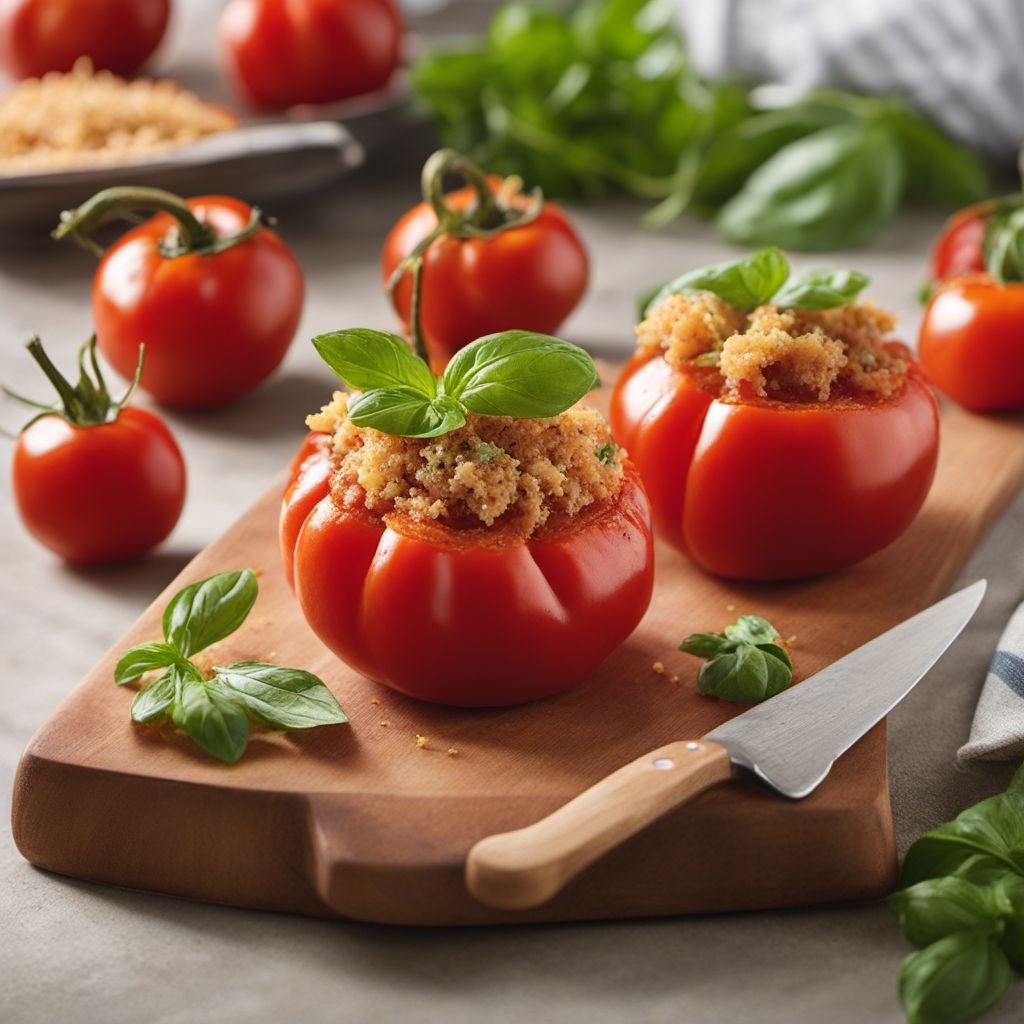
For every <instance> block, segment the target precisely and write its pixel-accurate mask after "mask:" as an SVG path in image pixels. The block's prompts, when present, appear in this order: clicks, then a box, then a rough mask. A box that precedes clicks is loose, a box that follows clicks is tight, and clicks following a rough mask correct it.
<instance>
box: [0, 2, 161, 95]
mask: <svg viewBox="0 0 1024 1024" xmlns="http://www.w3.org/2000/svg"><path fill="white" fill-rule="evenodd" d="M170 11H171V3H170V0H5V2H3V3H0V67H3V68H4V69H5V70H6V71H8V72H9V73H10V74H11V76H12V77H14V78H38V77H39V76H41V75H45V74H46V73H47V72H48V71H70V70H71V67H72V65H73V64H74V63H75V61H76V60H78V58H79V57H88V58H89V59H90V60H91V61H92V63H93V65H94V66H95V67H96V68H103V69H106V70H108V71H113V72H114V73H115V74H118V75H130V74H132V73H133V72H135V71H137V70H138V69H139V68H140V67H141V66H142V64H143V63H144V62H145V60H146V58H147V57H149V55H150V54H151V53H152V52H153V51H154V50H155V49H156V47H157V45H158V44H159V42H160V40H161V39H162V38H163V36H164V32H165V31H166V29H167V20H168V17H169V16H170Z"/></svg>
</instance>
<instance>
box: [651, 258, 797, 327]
mask: <svg viewBox="0 0 1024 1024" xmlns="http://www.w3.org/2000/svg"><path fill="white" fill-rule="evenodd" d="M788 277H789V262H788V261H787V260H786V257H785V255H784V254H783V253H782V251H781V250H779V249H775V248H768V249H761V250H760V251H759V252H755V253H752V254H751V255H750V256H744V257H742V258H741V259H738V260H726V261H725V262H724V263H714V264H712V265H711V266H708V267H698V268H697V269H696V270H691V271H689V272H688V273H685V274H682V275H680V276H679V277H677V278H675V279H673V280H672V281H669V282H668V284H665V285H663V286H662V287H661V288H660V289H659V290H658V292H657V293H656V294H655V296H654V298H653V299H652V300H651V301H650V302H649V303H648V304H647V306H646V307H645V314H646V313H650V312H651V311H652V310H653V309H656V308H657V307H658V306H660V305H661V304H662V303H663V302H664V301H665V300H666V299H667V298H668V297H669V296H670V295H676V294H678V293H680V292H693V291H702V292H713V293H714V294H715V295H717V296H718V297H719V298H720V299H723V300H724V301H725V302H728V303H729V305H730V306H735V307H736V308H737V309H755V308H756V307H758V306H763V305H764V304H765V303H766V302H770V301H771V299H772V296H773V295H774V294H775V293H776V292H777V291H778V290H779V289H780V288H781V287H782V286H783V285H784V284H785V283H786V278H788Z"/></svg>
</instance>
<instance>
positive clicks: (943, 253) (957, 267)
mask: <svg viewBox="0 0 1024 1024" xmlns="http://www.w3.org/2000/svg"><path fill="white" fill-rule="evenodd" d="M991 212H992V203H991V202H988V203H975V205H974V206H968V207H967V208H966V209H963V210H960V211H959V212H958V213H954V214H953V216H952V217H950V218H949V220H948V221H946V226H945V227H944V228H943V230H942V234H941V235H939V237H938V240H937V241H936V242H935V245H934V246H933V247H932V280H933V281H948V280H949V279H950V278H952V277H959V276H960V275H961V274H976V273H978V272H980V271H983V270H984V269H985V255H984V253H983V252H982V245H983V243H984V241H985V228H986V226H987V222H988V217H989V214H990V213H991Z"/></svg>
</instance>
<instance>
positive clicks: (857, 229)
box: [717, 123, 904, 251]
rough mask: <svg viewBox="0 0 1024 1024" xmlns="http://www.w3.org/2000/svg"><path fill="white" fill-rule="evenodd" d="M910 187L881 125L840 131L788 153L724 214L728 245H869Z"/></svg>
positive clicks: (820, 134) (816, 136) (759, 173)
mask: <svg viewBox="0 0 1024 1024" xmlns="http://www.w3.org/2000/svg"><path fill="white" fill-rule="evenodd" d="M903 186H904V166H903V157H902V154H901V152H900V148H899V146H898V145H897V143H896V141H895V139H894V137H893V134H892V132H890V131H887V130H885V129H884V128H883V126H881V125H878V124H866V123H865V124H861V123H857V124H837V125H833V126H831V127H828V128H822V129H821V130H820V131H816V132H814V133H813V134H811V135H807V136H805V137H804V138H802V139H798V140H797V141H796V142H793V143H790V144H789V145H788V146H785V147H783V148H782V149H780V150H779V151H778V152H777V153H776V154H775V155H774V156H772V157H771V158H769V159H768V160H767V161H766V162H765V163H763V164H762V165H761V166H760V167H759V168H758V169H757V170H756V171H754V173H753V174H751V175H750V177H749V178H748V179H747V181H746V183H745V184H744V186H743V188H742V189H740V191H739V192H737V193H736V195H735V196H733V197H732V199H730V200H729V202H727V203H726V204H725V205H724V206H723V207H722V209H721V210H720V212H719V214H718V218H717V223H718V226H719V228H720V230H721V231H722V233H723V234H724V235H725V237H726V238H727V239H729V241H731V242H735V243H738V244H742V245H765V244H768V243H772V244H775V245H780V246H783V247H784V248H787V249H796V250H805V251H821V250H828V249H839V248H847V247H853V246H858V245H866V244H867V243H868V242H870V241H871V240H872V239H873V238H874V237H875V236H876V235H877V234H878V232H879V231H880V230H881V229H882V227H884V226H885V225H886V224H887V223H888V222H889V221H890V220H891V219H892V217H893V215H894V214H895V212H896V209H897V207H898V206H899V202H900V197H901V196H902V193H903Z"/></svg>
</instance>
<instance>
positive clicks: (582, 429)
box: [306, 391, 625, 538]
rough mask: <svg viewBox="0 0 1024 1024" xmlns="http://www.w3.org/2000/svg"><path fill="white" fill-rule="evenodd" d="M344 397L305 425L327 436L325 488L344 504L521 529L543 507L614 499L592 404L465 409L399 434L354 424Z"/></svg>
mask: <svg viewBox="0 0 1024 1024" xmlns="http://www.w3.org/2000/svg"><path fill="white" fill-rule="evenodd" d="M347 406H348V395H347V394H346V393H344V392H341V391H339V392H335V395H334V398H333V400H332V401H331V402H330V404H328V405H326V406H324V408H323V409H322V410H321V411H320V412H319V413H315V414H314V415H312V416H309V417H307V419H306V423H307V425H308V426H309V427H310V429H311V430H322V431H326V432H328V433H332V434H333V435H334V446H333V458H334V475H333V477H332V482H331V490H332V494H333V496H334V499H335V501H336V502H338V503H339V504H340V505H342V506H344V507H349V508H364V509H366V510H367V511H368V512H371V513H373V514H374V515H378V516H384V515H387V514H388V513H391V512H399V513H404V514H409V515H411V516H413V517H415V518H417V519H420V520H434V521H438V522H441V523H443V524H444V525H446V526H448V527H451V528H453V529H472V528H479V527H481V526H488V527H489V526H493V525H494V524H496V523H498V522H499V521H500V523H501V524H502V525H504V524H508V525H509V526H510V527H511V528H513V529H514V531H515V533H516V535H517V536H521V537H524V538H525V537H530V536H532V535H533V534H534V533H535V532H536V531H537V530H539V529H540V528H541V527H542V526H543V525H544V524H545V523H546V522H547V521H548V519H549V518H550V517H551V516H552V515H561V516H573V515H576V514H577V513H579V512H581V511H582V510H583V509H585V508H587V507H588V506H589V505H591V504H593V503H594V502H598V501H603V500H605V499H609V498H613V497H615V496H616V495H617V494H618V492H619V490H620V488H621V486H622V458H623V456H624V454H625V453H624V452H623V451H622V450H621V449H619V448H618V447H617V446H616V445H615V443H614V442H613V441H612V438H611V434H610V432H609V429H608V425H607V423H606V422H605V421H604V419H603V417H602V416H601V415H600V413H598V412H596V411H595V410H593V409H584V408H578V409H570V410H569V411H567V412H564V413H562V414H561V415H560V416H554V417H551V418H548V419H531V420H521V419H513V418H511V417H504V416H476V415H473V414H470V415H469V416H468V418H467V421H466V425H465V426H463V427H460V428H459V429H458V430H453V431H452V432H451V433H448V434H444V435H442V436H441V437H437V438H426V439H418V438H408V437H395V436H393V435H391V434H384V433H381V432H380V431H378V430H374V429H373V428H371V427H357V426H355V424H353V423H352V421H351V420H350V419H349V418H348V414H347Z"/></svg>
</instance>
